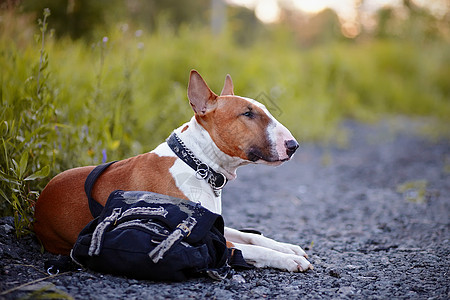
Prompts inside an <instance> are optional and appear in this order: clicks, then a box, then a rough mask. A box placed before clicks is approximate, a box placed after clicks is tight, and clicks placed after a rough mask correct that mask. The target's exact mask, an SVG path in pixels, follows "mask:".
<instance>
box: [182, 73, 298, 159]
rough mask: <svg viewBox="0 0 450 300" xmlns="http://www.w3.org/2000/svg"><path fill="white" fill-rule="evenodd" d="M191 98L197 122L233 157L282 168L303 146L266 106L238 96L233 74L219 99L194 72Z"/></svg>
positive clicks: (226, 80)
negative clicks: (232, 78)
mask: <svg viewBox="0 0 450 300" xmlns="http://www.w3.org/2000/svg"><path fill="white" fill-rule="evenodd" d="M188 98H189V102H190V104H191V106H192V109H193V110H194V112H195V119H196V120H197V122H198V123H199V124H200V125H201V126H202V127H203V128H204V129H205V130H207V131H208V133H209V134H210V136H211V138H212V139H213V141H214V143H215V144H216V145H217V147H218V148H219V149H220V150H221V151H223V152H224V153H226V154H228V155H230V156H235V157H236V156H237V157H240V158H241V159H244V160H246V161H249V162H254V163H264V164H270V165H279V164H281V163H282V162H284V161H287V160H289V159H290V158H291V157H292V155H293V154H294V153H295V151H296V150H297V148H298V146H299V145H298V143H297V141H296V140H295V138H294V137H293V136H292V134H291V133H290V132H289V130H288V129H287V128H286V127H284V126H283V125H282V124H281V123H280V122H278V121H277V120H276V119H275V118H274V117H273V116H272V115H271V114H270V113H269V111H268V110H267V109H266V107H265V106H264V105H263V104H261V103H259V102H257V101H256V100H253V99H249V98H244V97H240V96H235V95H234V92H233V82H232V80H231V76H230V75H227V77H226V78H225V84H224V87H223V89H222V92H221V94H220V96H218V95H216V94H215V93H214V92H212V91H211V89H210V88H209V87H208V85H207V84H206V82H205V81H204V80H203V78H202V77H201V76H200V74H199V73H198V72H197V71H195V70H192V71H191V74H190V78H189V86H188Z"/></svg>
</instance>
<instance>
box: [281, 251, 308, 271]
mask: <svg viewBox="0 0 450 300" xmlns="http://www.w3.org/2000/svg"><path fill="white" fill-rule="evenodd" d="M287 262H288V263H289V268H286V270H287V271H289V272H306V271H308V270H312V269H314V268H313V266H312V264H311V263H310V262H309V261H308V260H307V259H306V258H305V257H303V256H298V255H289V258H288V259H287Z"/></svg>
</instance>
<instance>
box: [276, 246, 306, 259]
mask: <svg viewBox="0 0 450 300" xmlns="http://www.w3.org/2000/svg"><path fill="white" fill-rule="evenodd" d="M280 244H281V245H282V247H283V248H284V249H286V252H285V253H289V252H288V251H290V252H292V253H293V254H295V255H298V256H303V257H305V258H308V254H306V252H305V250H303V249H302V248H301V247H300V246H297V245H292V244H288V243H280ZM282 252H284V251H282Z"/></svg>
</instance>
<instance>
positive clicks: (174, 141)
mask: <svg viewBox="0 0 450 300" xmlns="http://www.w3.org/2000/svg"><path fill="white" fill-rule="evenodd" d="M166 142H167V145H169V147H170V149H172V151H173V152H174V153H175V154H176V155H177V156H178V157H179V158H180V159H181V160H182V161H184V162H185V163H186V164H187V165H188V166H190V167H191V168H192V169H193V170H194V171H195V176H196V177H197V178H198V179H204V180H206V182H208V183H209V185H210V186H211V188H212V189H213V191H214V195H216V197H219V196H220V193H221V190H222V189H223V187H224V186H225V184H226V183H227V178H226V177H225V175H223V174H222V173H220V172H216V171H214V170H213V169H211V168H210V167H209V166H208V165H207V164H205V163H203V162H202V161H200V160H199V159H198V158H197V157H195V155H194V153H192V151H191V150H190V149H189V148H187V147H186V145H185V144H184V143H183V141H182V140H181V139H180V138H179V137H178V135H176V133H175V132H173V133H172V134H171V135H170V136H169V137H168V138H167V140H166Z"/></svg>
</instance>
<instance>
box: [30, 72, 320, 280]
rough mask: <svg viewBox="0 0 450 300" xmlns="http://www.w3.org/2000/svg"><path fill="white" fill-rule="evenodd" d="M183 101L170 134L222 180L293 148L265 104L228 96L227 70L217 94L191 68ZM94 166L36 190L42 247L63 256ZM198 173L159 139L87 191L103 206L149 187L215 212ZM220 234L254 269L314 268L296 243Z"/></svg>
mask: <svg viewBox="0 0 450 300" xmlns="http://www.w3.org/2000/svg"><path fill="white" fill-rule="evenodd" d="M188 98H189V102H190V104H191V106H192V108H193V110H194V112H195V114H194V116H193V117H192V119H191V120H190V121H189V122H188V123H186V124H184V125H182V126H181V127H179V128H178V129H175V131H174V132H175V133H176V135H177V136H178V137H179V139H180V140H181V142H182V143H183V144H184V145H185V146H186V148H187V149H189V150H190V152H191V153H192V155H193V156H195V157H196V158H197V159H198V160H199V161H200V162H201V163H203V164H206V165H207V166H209V168H211V169H212V170H214V171H215V172H217V173H219V172H220V173H222V174H223V175H225V177H226V178H227V180H232V179H235V178H236V169H237V168H238V167H240V166H242V165H246V164H249V163H257V164H267V165H273V166H277V165H280V164H281V163H283V162H285V161H288V160H289V159H290V158H291V157H292V155H293V154H294V152H295V151H296V150H297V148H298V143H297V142H296V141H295V139H294V137H293V136H292V134H291V133H290V132H289V130H287V129H286V127H284V126H283V125H281V124H280V123H279V122H278V121H277V120H276V119H275V118H274V117H273V116H272V115H271V114H270V113H269V112H268V110H267V109H266V108H265V107H264V105H262V104H261V103H258V102H257V101H255V100H253V99H249V98H244V97H239V96H235V95H234V92H233V83H232V81H231V77H230V76H229V75H227V77H226V79H225V85H224V87H223V90H222V93H221V94H220V96H218V95H216V94H214V93H213V92H212V91H211V90H210V89H209V87H208V85H207V84H206V82H205V81H204V80H203V78H202V77H201V76H200V74H199V73H198V72H197V71H195V70H193V71H191V74H190V79H189V86H188ZM93 168H94V167H93V166H89V167H81V168H75V169H70V170H67V171H65V172H63V173H61V174H59V175H57V176H55V177H54V178H53V179H52V180H51V181H50V182H49V183H48V185H47V186H46V187H45V189H44V190H43V191H42V193H41V195H40V197H39V199H38V201H37V203H36V207H35V218H36V222H35V224H34V230H35V232H36V234H37V236H38V238H39V239H40V240H41V242H42V243H43V245H44V247H45V248H46V249H47V250H48V251H50V252H52V253H56V254H65V255H68V254H69V252H70V250H71V248H72V246H73V245H74V243H75V241H76V239H77V236H78V234H79V232H80V231H81V230H82V229H83V227H84V226H86V224H87V223H88V222H90V221H91V220H92V216H91V213H90V211H89V206H88V200H87V197H86V194H85V191H84V182H85V180H86V177H87V176H88V174H89V172H91V171H92V169H93ZM198 175H199V174H198V172H196V171H195V170H194V169H192V168H191V167H190V166H189V165H187V164H186V163H185V162H184V161H183V160H181V159H180V158H179V157H178V156H177V155H176V154H175V153H174V151H172V150H171V148H170V147H169V145H168V144H167V142H164V143H162V144H160V145H159V146H158V147H157V148H156V149H154V150H153V151H151V152H149V153H145V154H141V155H138V156H135V157H131V158H128V159H125V160H122V161H118V162H116V163H115V164H113V165H111V166H110V167H109V168H108V169H107V170H106V171H105V172H104V173H103V174H102V176H101V177H100V178H99V180H98V181H97V183H96V185H95V187H94V189H93V193H92V195H93V198H94V199H96V200H97V201H98V202H99V203H100V204H102V205H105V202H106V200H107V198H108V196H109V194H110V193H111V192H112V191H114V190H117V189H121V190H136V191H151V192H155V193H161V194H166V195H169V196H173V197H178V198H183V199H189V200H191V201H194V202H199V203H201V205H203V206H204V207H206V208H207V209H209V210H211V211H212V212H215V213H217V214H221V211H222V208H221V205H222V199H221V194H220V190H219V189H214V188H213V187H212V186H211V184H210V183H208V182H207V181H206V180H203V179H202V178H200V177H199V176H198ZM225 237H226V239H227V244H228V245H229V246H231V247H235V248H237V249H240V250H241V251H242V254H243V257H244V259H245V260H246V261H247V262H248V263H250V264H253V265H254V266H256V267H272V268H277V269H281V270H287V271H293V272H298V271H306V270H308V269H312V265H311V264H310V263H309V261H308V260H307V259H306V257H307V255H306V253H305V251H303V250H302V248H300V247H299V246H296V245H291V244H286V243H280V242H277V241H274V240H272V239H269V238H267V237H264V236H262V235H257V234H252V233H244V232H240V231H238V230H235V229H231V228H225Z"/></svg>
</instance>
